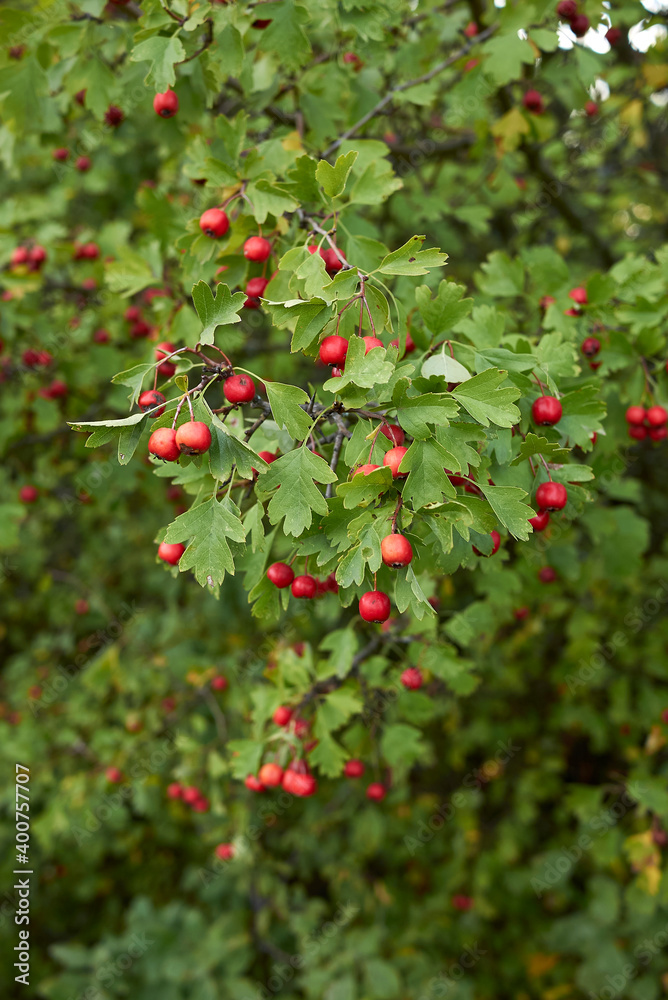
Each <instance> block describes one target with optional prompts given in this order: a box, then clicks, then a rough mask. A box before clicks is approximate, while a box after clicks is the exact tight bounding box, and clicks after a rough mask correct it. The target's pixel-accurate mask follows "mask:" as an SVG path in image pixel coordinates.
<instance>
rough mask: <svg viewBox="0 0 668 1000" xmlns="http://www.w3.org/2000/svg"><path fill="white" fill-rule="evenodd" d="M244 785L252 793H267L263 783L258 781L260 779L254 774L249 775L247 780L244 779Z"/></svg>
mask: <svg viewBox="0 0 668 1000" xmlns="http://www.w3.org/2000/svg"><path fill="white" fill-rule="evenodd" d="M244 785H245V786H246V788H248V789H249V790H250V791H251V792H265V791H266V787H265V786H264V785H263V784H262V782H261V781H258V779H257V778H256V777H255V775H254V774H249V775H248V777H247V778H244Z"/></svg>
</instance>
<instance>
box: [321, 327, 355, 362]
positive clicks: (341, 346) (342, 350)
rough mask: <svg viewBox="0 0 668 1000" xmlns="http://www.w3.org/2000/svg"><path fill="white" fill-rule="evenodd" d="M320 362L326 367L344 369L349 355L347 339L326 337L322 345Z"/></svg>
mask: <svg viewBox="0 0 668 1000" xmlns="http://www.w3.org/2000/svg"><path fill="white" fill-rule="evenodd" d="M319 353H320V360H321V361H322V363H323V364H324V365H336V366H337V367H339V368H340V367H342V366H343V363H344V362H345V360H346V354H347V353H348V341H347V340H346V338H345V337H338V336H334V335H333V336H331V337H325V339H324V340H323V342H322V343H321V345H320V352H319Z"/></svg>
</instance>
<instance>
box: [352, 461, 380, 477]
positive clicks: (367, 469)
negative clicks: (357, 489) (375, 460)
mask: <svg viewBox="0 0 668 1000" xmlns="http://www.w3.org/2000/svg"><path fill="white" fill-rule="evenodd" d="M376 469H380V465H373V464H372V463H371V462H367V464H366V465H358V466H357V468H356V469H353V470H352V474H353V476H359V475H362V476H368V475H369V474H370V473H371V472H375V471H376Z"/></svg>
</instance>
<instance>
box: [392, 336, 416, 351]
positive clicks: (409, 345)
mask: <svg viewBox="0 0 668 1000" xmlns="http://www.w3.org/2000/svg"><path fill="white" fill-rule="evenodd" d="M390 344H391V346H392V347H396V348H398V347H399V338H398V337H397V338H395V339H394V340H391V341H390ZM414 350H415V341H414V340H413V338H412V337H411V335H410V333H407V334H406V349H405V351H404V356H405V355H406V354H412V353H413V351H414Z"/></svg>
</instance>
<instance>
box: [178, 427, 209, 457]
mask: <svg viewBox="0 0 668 1000" xmlns="http://www.w3.org/2000/svg"><path fill="white" fill-rule="evenodd" d="M176 443H177V445H178V446H179V451H181V452H183V453H184V454H185V455H202V454H203V453H204V452H205V451H208V450H209V447H210V446H211V431H210V430H209V428H208V427H207V425H206V424H205V423H203V422H202V421H201V420H188V421H187V422H186V423H185V424H181V426H180V427H179V429H178V430H177V432H176Z"/></svg>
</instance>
